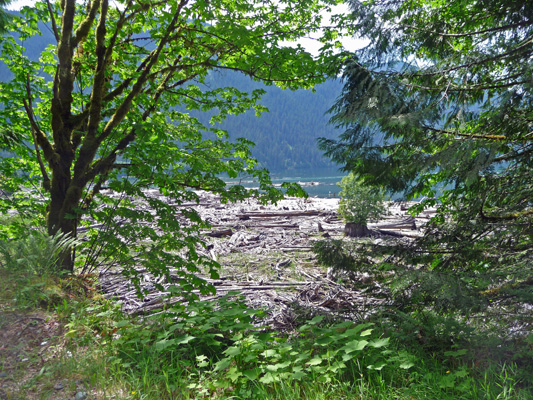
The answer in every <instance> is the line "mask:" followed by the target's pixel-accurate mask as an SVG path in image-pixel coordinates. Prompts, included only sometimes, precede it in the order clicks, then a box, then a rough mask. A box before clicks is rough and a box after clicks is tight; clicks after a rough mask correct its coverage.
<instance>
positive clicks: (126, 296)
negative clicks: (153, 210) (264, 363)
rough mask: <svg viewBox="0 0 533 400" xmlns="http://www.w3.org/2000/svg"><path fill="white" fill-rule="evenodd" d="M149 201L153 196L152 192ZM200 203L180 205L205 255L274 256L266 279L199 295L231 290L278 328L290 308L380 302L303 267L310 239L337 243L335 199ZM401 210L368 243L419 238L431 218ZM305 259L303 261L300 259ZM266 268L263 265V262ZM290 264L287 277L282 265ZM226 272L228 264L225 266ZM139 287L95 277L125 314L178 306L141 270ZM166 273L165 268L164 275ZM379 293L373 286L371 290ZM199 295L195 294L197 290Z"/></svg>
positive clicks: (361, 307)
mask: <svg viewBox="0 0 533 400" xmlns="http://www.w3.org/2000/svg"><path fill="white" fill-rule="evenodd" d="M149 194H150V195H151V196H159V194H158V192H156V191H152V192H151V193H149ZM199 196H200V201H199V202H198V203H191V204H186V205H182V206H186V207H190V208H194V209H195V210H196V211H197V212H198V213H199V215H200V216H201V217H202V218H203V219H204V220H207V221H209V223H210V225H211V228H210V229H206V230H205V231H203V232H202V235H203V236H204V238H205V241H206V242H207V244H208V246H207V249H208V250H207V251H208V254H204V255H207V256H209V257H211V258H213V259H215V260H217V261H219V262H220V263H221V264H222V265H223V266H224V263H225V262H226V263H227V261H225V260H226V259H227V258H228V256H230V255H232V254H236V255H239V254H242V255H246V256H253V257H256V258H257V259H258V260H261V259H262V258H265V257H268V256H269V255H272V254H274V259H273V262H271V263H270V264H268V263H266V264H268V265H269V267H270V268H271V271H270V273H268V274H266V275H265V274H263V275H261V274H254V273H250V272H249V271H244V270H242V269H241V271H240V272H236V271H235V270H233V273H232V274H230V275H229V274H228V275H226V276H223V277H222V278H221V279H218V280H211V281H210V280H208V279H206V280H208V281H209V283H211V284H212V285H214V286H215V288H216V289H217V294H216V296H207V297H206V296H200V297H201V298H203V299H209V298H213V299H215V298H216V297H219V296H223V295H224V294H226V293H228V292H230V291H238V292H240V293H241V294H242V295H243V296H245V298H246V299H247V302H248V303H249V304H250V305H251V306H253V307H262V308H265V309H267V310H269V317H268V318H267V322H268V323H269V324H270V325H272V326H274V327H276V328H278V329H283V328H290V327H291V326H292V324H293V323H294V319H295V318H296V315H297V312H296V311H295V310H300V311H299V312H303V311H302V310H314V311H315V312H317V311H321V312H329V313H333V314H337V315H339V316H342V317H343V318H354V317H356V316H364V315H366V314H368V313H370V312H372V311H373V310H375V309H376V307H380V306H382V305H384V304H385V300H384V298H385V296H380V295H379V290H378V292H377V293H376V292H373V294H372V296H370V295H369V294H368V293H366V292H365V293H363V292H362V291H361V290H354V289H351V288H349V287H346V286H343V285H341V284H339V283H337V282H335V281H333V280H331V279H330V278H329V277H328V275H327V271H325V270H324V269H320V268H316V266H315V268H311V269H310V268H309V266H310V265H313V264H314V263H313V262H312V258H313V256H312V254H311V252H310V251H309V250H310V249H311V247H312V244H313V242H314V241H316V240H320V239H321V238H324V237H332V238H342V237H343V236H344V235H343V229H344V223H343V221H342V220H341V219H339V217H338V216H337V213H336V210H337V207H338V201H339V200H338V199H334V198H327V199H325V198H309V199H296V198H289V199H285V200H282V201H280V202H279V203H278V204H276V205H271V206H264V205H261V204H259V203H257V202H254V201H253V200H247V201H245V202H240V203H234V204H221V203H220V201H219V199H218V198H217V197H216V196H213V195H211V194H208V193H199ZM406 210H407V206H406V205H405V204H401V203H393V202H391V203H390V204H389V214H388V215H387V217H385V218H384V219H383V220H382V221H379V222H376V223H373V224H370V229H371V230H372V232H374V234H375V235H374V237H375V240H379V239H378V238H377V237H378V236H380V235H383V236H387V237H390V236H391V235H393V236H395V237H400V238H403V240H410V238H412V237H417V236H419V235H420V234H421V232H420V228H421V227H422V226H423V225H424V224H425V223H426V222H427V220H428V219H429V218H430V217H431V212H427V213H425V214H423V215H420V216H419V217H417V218H416V219H415V218H412V217H409V216H408V215H407V214H406ZM304 260H305V261H304ZM263 264H265V263H263ZM288 264H291V266H292V271H291V274H286V273H284V267H285V266H286V265H288ZM225 267H228V269H231V268H229V267H231V266H229V265H225ZM139 272H140V273H141V275H142V276H143V282H141V286H142V288H143V289H144V290H145V291H146V292H147V293H148V294H145V295H144V298H142V299H141V298H139V297H138V296H137V292H136V290H135V288H134V287H133V286H132V285H131V283H130V282H129V281H128V280H126V279H125V278H124V277H122V275H121V274H120V271H107V272H106V273H105V274H103V275H102V276H101V277H100V285H101V289H102V291H103V293H104V296H105V297H108V298H112V297H113V298H116V299H117V300H119V301H120V302H121V303H122V306H123V309H124V311H126V312H128V313H131V314H147V313H151V312H154V311H155V310H158V309H161V308H162V306H163V305H164V304H167V305H168V304H170V303H172V302H179V301H183V299H180V298H169V297H168V296H167V294H168V293H165V292H164V291H163V292H161V291H160V290H156V285H155V284H156V283H157V284H159V285H160V286H162V287H163V288H166V287H168V286H169V285H171V284H172V282H164V281H162V280H160V281H157V282H156V281H155V278H154V277H153V276H151V275H150V274H149V273H147V272H145V271H144V272H143V271H139ZM170 273H171V276H172V271H170ZM378 289H379V288H378ZM198 295H200V294H199V293H198Z"/></svg>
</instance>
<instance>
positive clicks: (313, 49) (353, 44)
mask: <svg viewBox="0 0 533 400" xmlns="http://www.w3.org/2000/svg"><path fill="white" fill-rule="evenodd" d="M35 1H36V0H13V1H12V2H11V4H9V6H8V7H6V8H7V9H8V10H18V9H20V8H21V7H24V6H31V5H32V4H34V3H35ZM343 12H346V13H347V12H348V6H347V5H346V4H340V5H338V6H335V7H333V9H332V14H341V13H343ZM328 22H329V18H325V19H324V23H325V24H327V23H328ZM341 42H342V44H343V45H344V47H345V48H346V49H347V50H352V51H353V50H356V49H359V48H361V47H362V46H363V44H364V42H363V41H362V40H360V39H354V38H343V39H342V40H341ZM297 43H300V44H301V45H302V46H303V47H304V48H305V49H306V50H307V51H308V52H310V53H311V54H313V55H317V54H318V49H319V48H320V46H321V43H319V42H318V41H316V40H313V39H310V38H309V39H301V40H299V41H298V42H297ZM289 45H290V44H289Z"/></svg>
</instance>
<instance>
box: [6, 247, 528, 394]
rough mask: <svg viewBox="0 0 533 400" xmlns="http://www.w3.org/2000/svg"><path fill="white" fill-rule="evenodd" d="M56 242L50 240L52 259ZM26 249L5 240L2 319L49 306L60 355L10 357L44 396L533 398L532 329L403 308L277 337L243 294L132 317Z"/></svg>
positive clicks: (311, 322) (315, 322)
mask: <svg viewBox="0 0 533 400" xmlns="http://www.w3.org/2000/svg"><path fill="white" fill-rule="evenodd" d="M34 239H35V238H34ZM37 239H38V238H37ZM39 240H40V239H39ZM54 243H55V244H54ZM56 244H57V243H56V242H54V241H52V242H46V243H44V244H43V243H41V244H40V245H39V246H40V247H41V248H44V249H49V250H46V251H45V252H44V253H43V254H41V256H43V257H44V256H45V255H48V254H49V253H50V254H52V253H53V252H52V251H51V249H54V248H55V247H54V246H55V245H56ZM28 245H29V244H28ZM48 245H50V246H51V247H47V246H48ZM25 246H26V244H24V242H21V243H19V244H16V243H11V244H10V246H8V247H5V246H4V252H3V255H2V256H1V257H2V259H1V260H2V263H1V264H0V277H1V278H2V279H0V289H1V293H0V301H1V303H0V304H1V305H2V307H1V309H0V316H2V315H3V314H2V313H1V312H9V313H10V315H13V314H16V313H17V312H20V313H22V312H24V313H27V312H29V311H30V312H31V310H36V309H39V308H41V309H43V308H44V309H46V310H48V316H47V317H46V321H55V320H57V321H58V323H59V324H61V326H62V329H61V330H60V332H61V338H59V339H58V340H56V341H55V342H54V343H57V346H56V347H55V348H54V352H55V353H54V354H55V355H54V356H53V357H52V356H49V355H48V356H47V355H46V354H47V353H44V352H43V349H41V348H39V347H36V348H35V354H34V355H33V356H31V355H29V356H28V357H27V358H29V359H35V363H34V365H36V366H37V367H36V368H35V370H34V371H33V370H32V368H26V370H25V371H22V369H23V368H24V367H23V364H22V363H21V364H20V366H19V367H18V368H19V369H21V371H19V372H18V375H17V374H16V373H15V372H14V371H13V370H12V368H15V367H14V365H15V364H13V363H11V364H9V365H8V364H7V363H5V362H4V361H2V359H1V357H0V372H4V370H5V371H7V372H8V375H9V376H24V377H25V378H24V379H25V382H27V383H25V385H27V387H28V388H30V389H31V388H32V387H33V388H35V387H37V388H39V389H38V390H37V389H33V390H34V391H38V392H39V393H40V394H39V396H40V398H43V399H46V398H49V399H51V398H58V397H57V396H58V392H57V391H55V389H54V386H55V385H56V384H57V382H67V383H66V384H65V386H66V387H67V388H70V389H64V390H74V388H78V387H79V384H76V383H75V382H84V385H85V387H86V388H87V390H88V391H89V395H90V398H94V399H111V398H114V399H132V400H133V399H139V400H140V399H158V400H159V399H387V400H389V399H435V400H437V399H439V400H440V399H464V400H469V399H472V400H477V399H487V400H492V399H494V400H496V399H519V400H522V399H523V400H525V399H531V398H533V395H532V388H533V381H532V378H531V377H532V376H533V373H532V372H533V362H532V361H531V360H533V337H532V336H531V335H530V336H529V337H521V338H512V339H508V340H502V339H501V338H500V337H499V336H498V335H497V334H495V332H494V330H492V331H483V330H480V329H476V328H474V327H472V326H470V325H469V324H468V323H466V322H465V321H461V320H460V319H458V318H456V316H454V315H448V316H442V315H438V314H436V313H431V312H429V311H426V312H421V311H419V312H416V313H415V312H410V313H401V312H400V311H399V310H397V309H389V310H385V311H383V312H381V313H379V314H375V315H374V316H373V317H372V319H371V320H364V321H356V322H353V321H345V320H336V319H335V318H333V317H331V316H327V315H320V314H319V313H318V312H315V313H314V314H312V315H309V313H305V314H304V313H302V314H300V315H296V317H297V318H296V324H295V325H294V329H292V330H291V331H286V332H277V331H273V330H271V329H269V328H268V327H267V326H265V325H266V324H265V322H264V321H265V319H264V317H265V312H264V311H263V310H258V309H251V308H249V307H248V306H247V305H246V304H245V302H244V300H243V298H242V297H240V296H239V294H238V293H229V294H228V295H226V296H221V297H218V298H217V299H216V300H211V301H195V302H192V303H190V304H184V305H175V306H172V307H170V308H167V309H162V310H160V311H159V312H157V313H154V314H152V315H147V316H136V317H133V316H128V315H125V314H124V313H123V312H122V311H121V309H120V304H119V303H118V302H115V301H109V300H104V299H103V298H100V297H98V296H92V297H91V296H88V294H90V293H94V292H93V291H92V290H91V288H90V287H89V284H90V282H89V281H87V279H86V278H83V277H77V278H73V277H66V276H58V275H57V274H53V272H51V273H48V274H47V273H44V272H43V271H51V270H50V268H46V265H44V266H42V267H38V266H39V265H40V264H38V263H34V262H32V260H33V258H32V257H30V256H29V255H31V254H35V251H33V250H31V249H30V248H29V247H25ZM52 262H53V257H52V258H50V259H49V263H52ZM295 313H298V311H297V310H295ZM46 321H45V322H46ZM0 322H1V321H0ZM43 323H44V322H43ZM0 325H1V323H0ZM7 325H8V324H6V326H7ZM0 328H1V326H0ZM27 332H28V330H27V331H26V333H27ZM13 334H14V335H15V334H18V333H17V332H13ZM47 340H48V339H47ZM50 351H51V350H50ZM43 356H44V357H47V358H46V362H44V363H43V362H41V361H40V360H41V359H42V357H43ZM30 362H31V361H30ZM17 365H18V364H17ZM32 371H33V372H32ZM24 373H25V374H26V375H23V374H24ZM28 374H29V376H28ZM22 389H24V388H22ZM30 389H28V390H30ZM76 390H78V389H76ZM62 393H64V392H62ZM18 398H26V397H24V396H22V397H18Z"/></svg>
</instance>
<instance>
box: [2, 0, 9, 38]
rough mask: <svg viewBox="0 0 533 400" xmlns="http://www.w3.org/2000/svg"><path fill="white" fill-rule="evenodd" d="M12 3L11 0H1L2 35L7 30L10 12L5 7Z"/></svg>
mask: <svg viewBox="0 0 533 400" xmlns="http://www.w3.org/2000/svg"><path fill="white" fill-rule="evenodd" d="M9 3H11V0H0V35H1V34H3V33H5V32H6V25H7V22H8V20H9V14H8V13H7V12H6V11H5V10H4V9H3V7H6V6H8V5H9Z"/></svg>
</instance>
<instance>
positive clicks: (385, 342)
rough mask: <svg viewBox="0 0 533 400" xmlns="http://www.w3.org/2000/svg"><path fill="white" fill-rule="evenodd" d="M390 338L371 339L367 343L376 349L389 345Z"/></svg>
mask: <svg viewBox="0 0 533 400" xmlns="http://www.w3.org/2000/svg"><path fill="white" fill-rule="evenodd" d="M389 341H390V338H383V339H376V340H372V341H371V342H370V343H369V344H368V345H369V346H371V347H374V348H376V349H378V348H381V347H385V346H388V345H389Z"/></svg>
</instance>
